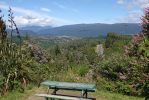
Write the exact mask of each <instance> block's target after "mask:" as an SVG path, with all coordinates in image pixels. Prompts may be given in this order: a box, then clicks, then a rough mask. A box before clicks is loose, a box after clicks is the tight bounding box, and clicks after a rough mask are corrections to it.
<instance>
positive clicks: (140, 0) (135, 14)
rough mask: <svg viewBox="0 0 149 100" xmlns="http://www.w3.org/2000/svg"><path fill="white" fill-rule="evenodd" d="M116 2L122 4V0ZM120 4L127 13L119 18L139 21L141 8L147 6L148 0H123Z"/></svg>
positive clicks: (148, 4)
mask: <svg viewBox="0 0 149 100" xmlns="http://www.w3.org/2000/svg"><path fill="white" fill-rule="evenodd" d="M118 1H119V3H118V4H122V1H123V2H124V0H117V2H118ZM121 6H124V7H125V8H126V10H127V13H128V15H127V16H125V17H122V18H121V21H123V22H133V23H139V22H141V20H140V18H141V16H142V15H143V10H144V9H145V8H146V7H149V0H125V3H123V4H122V5H121Z"/></svg>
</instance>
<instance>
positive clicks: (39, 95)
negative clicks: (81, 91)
mask: <svg viewBox="0 0 149 100" xmlns="http://www.w3.org/2000/svg"><path fill="white" fill-rule="evenodd" d="M35 95H36V96H38V97H44V98H53V99H64V100H91V99H87V98H77V97H68V96H60V95H51V94H35Z"/></svg>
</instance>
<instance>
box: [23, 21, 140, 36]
mask: <svg viewBox="0 0 149 100" xmlns="http://www.w3.org/2000/svg"><path fill="white" fill-rule="evenodd" d="M21 30H26V31H25V32H26V33H28V34H29V33H30V32H31V33H30V34H31V35H42V36H75V37H96V36H105V35H106V34H107V33H108V32H115V33H119V34H127V35H132V34H137V33H139V32H140V31H141V26H140V24H137V23H117V24H101V23H96V24H75V25H65V26H60V27H51V26H46V27H40V26H28V27H22V28H21Z"/></svg>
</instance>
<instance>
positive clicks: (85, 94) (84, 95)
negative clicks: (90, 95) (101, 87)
mask: <svg viewBox="0 0 149 100" xmlns="http://www.w3.org/2000/svg"><path fill="white" fill-rule="evenodd" d="M81 97H82V98H83V97H85V98H87V90H82V92H81Z"/></svg>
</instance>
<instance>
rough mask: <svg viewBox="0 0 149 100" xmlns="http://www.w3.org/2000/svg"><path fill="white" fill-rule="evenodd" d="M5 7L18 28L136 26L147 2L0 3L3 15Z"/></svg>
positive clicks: (64, 0)
mask: <svg viewBox="0 0 149 100" xmlns="http://www.w3.org/2000/svg"><path fill="white" fill-rule="evenodd" d="M8 6H11V7H12V9H13V11H14V14H15V21H16V23H17V24H18V25H20V26H24V25H40V26H48V25H51V26H60V25H67V24H80V23H110V24H111V23H139V22H140V17H141V16H142V14H143V9H144V8H145V7H147V6H149V0H0V9H2V11H3V14H4V15H7V14H8V13H7V10H8ZM5 19H6V17H5Z"/></svg>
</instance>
